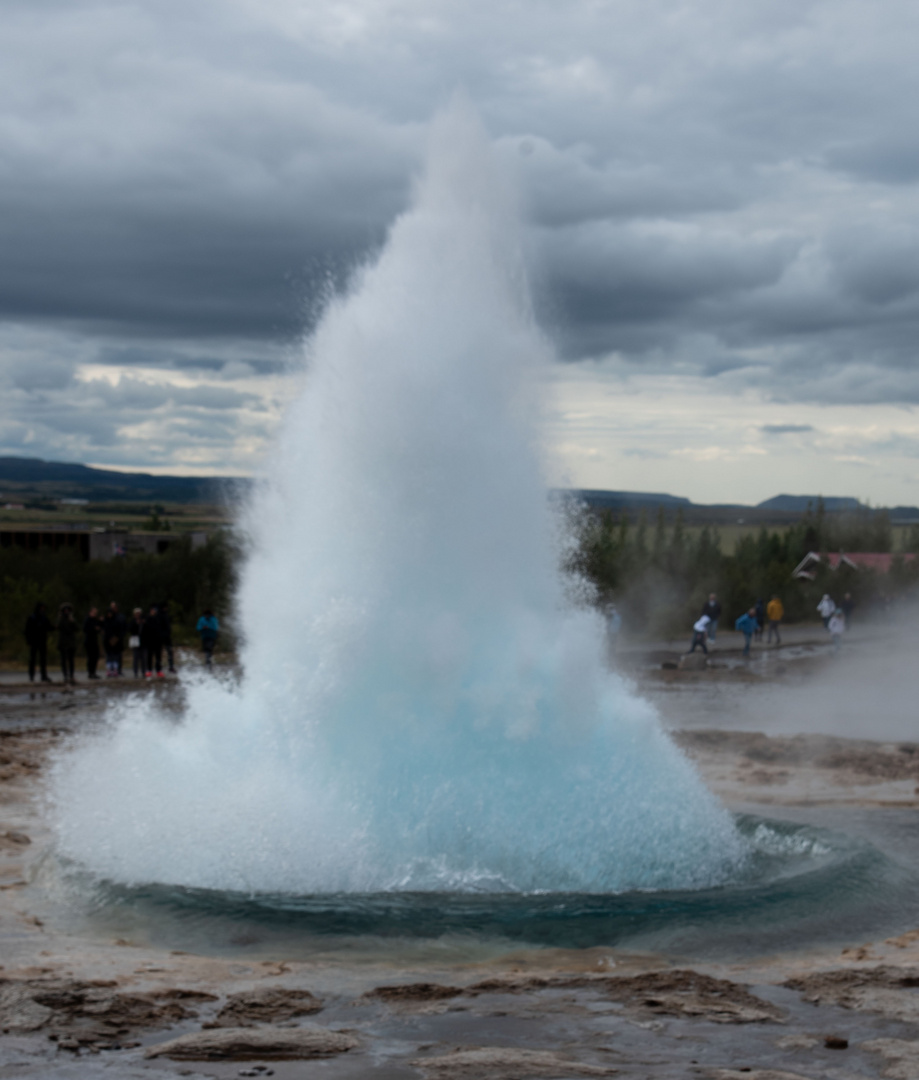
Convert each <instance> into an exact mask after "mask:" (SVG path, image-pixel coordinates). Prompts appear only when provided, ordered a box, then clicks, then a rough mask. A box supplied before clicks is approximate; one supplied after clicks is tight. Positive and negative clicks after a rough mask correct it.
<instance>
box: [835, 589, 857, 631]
mask: <svg viewBox="0 0 919 1080" xmlns="http://www.w3.org/2000/svg"><path fill="white" fill-rule="evenodd" d="M839 606H840V607H841V608H842V613H843V616H844V617H845V620H846V629H847V630H848V629H849V625H850V624H851V622H852V612H853V611H854V610H855V601H854V600H853V599H852V593H850V592H847V593H846V595H845V596H844V597H843V598H842V603H841V604H840V605H839Z"/></svg>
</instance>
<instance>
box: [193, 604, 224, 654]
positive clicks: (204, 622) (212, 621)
mask: <svg viewBox="0 0 919 1080" xmlns="http://www.w3.org/2000/svg"><path fill="white" fill-rule="evenodd" d="M195 629H196V630H197V631H198V633H199V634H200V635H201V648H202V649H203V650H204V662H205V664H206V665H207V666H208V667H210V666H211V661H212V660H213V659H214V646H215V645H216V644H217V634H218V632H219V630H220V623H219V622H218V621H217V616H216V615H215V614H214V613H213V611H211V609H210V608H205V609H204V614H203V615H202V616H201V618H200V619H199V620H198V625H197V626H196V627H195Z"/></svg>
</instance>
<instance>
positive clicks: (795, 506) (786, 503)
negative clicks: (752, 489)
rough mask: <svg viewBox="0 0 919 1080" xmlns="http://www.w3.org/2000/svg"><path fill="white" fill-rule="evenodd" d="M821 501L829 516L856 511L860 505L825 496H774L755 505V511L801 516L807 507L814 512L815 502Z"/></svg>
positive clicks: (855, 500)
mask: <svg viewBox="0 0 919 1080" xmlns="http://www.w3.org/2000/svg"><path fill="white" fill-rule="evenodd" d="M821 498H822V499H823V508H824V509H825V510H827V511H829V513H831V514H837V513H839V512H840V511H841V510H857V509H858V508H859V507H860V506H861V503H860V502H859V501H858V499H849V498H839V497H836V496H832V495H830V496H826V495H775V496H773V498H771V499H767V500H766V501H765V502H761V503H757V504H756V509H757V510H780V511H782V512H786V513H792V514H803V513H804V512H805V511H806V510H807V507H808V505H810V506H811V507H813V509H815V510H816V508H817V500H818V499H821Z"/></svg>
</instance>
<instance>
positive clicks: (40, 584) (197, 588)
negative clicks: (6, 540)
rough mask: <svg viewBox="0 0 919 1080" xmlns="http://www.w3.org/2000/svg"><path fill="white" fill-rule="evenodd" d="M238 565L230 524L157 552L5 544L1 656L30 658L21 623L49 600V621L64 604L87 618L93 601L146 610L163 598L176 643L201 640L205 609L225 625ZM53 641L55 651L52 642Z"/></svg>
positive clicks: (0, 580) (228, 638)
mask: <svg viewBox="0 0 919 1080" xmlns="http://www.w3.org/2000/svg"><path fill="white" fill-rule="evenodd" d="M238 564H239V546H238V542H237V541H236V539H235V538H234V536H233V534H232V533H231V532H229V531H227V530H221V531H220V532H218V533H216V534H214V535H213V536H212V537H211V538H210V539H209V540H208V542H207V543H206V544H205V545H204V546H203V547H199V548H198V549H196V550H192V547H191V541H190V539H189V538H186V537H183V538H181V539H177V540H175V541H174V542H173V543H171V544H170V546H169V548H168V549H167V550H166V551H165V552H163V553H162V554H160V555H143V554H130V555H125V556H121V557H118V558H115V559H111V560H109V561H106V562H102V561H89V562H85V561H84V560H83V559H82V558H81V557H80V555H79V553H78V552H76V551H73V550H68V549H62V550H60V551H27V550H25V549H23V548H20V547H8V548H0V659H2V660H4V661H14V662H23V661H25V660H26V659H27V657H28V649H27V646H26V642H25V637H24V627H25V622H26V619H27V618H28V616H29V614H30V613H31V612H32V611H33V610H34V608H35V605H36V604H37V603H38V602H42V603H44V604H46V605H47V608H48V613H49V615H50V617H51V620H52V622H56V620H57V613H58V609H59V608H60V605H61V604H63V603H69V604H72V605H73V608H74V611H75V612H76V615H77V618H78V621H79V622H80V623H81V624H82V621H83V617H84V616H85V615H86V613H87V612H88V611H89V609H90V608H91V607H97V608H98V609H99V610H100V612H101V611H104V610H105V609H106V608H107V607H108V605H109V603H110V602H111V601H112V600H115V601H117V603H118V606H119V608H120V610H121V611H122V612H124V613H126V614H130V612H131V611H132V610H133V609H134V608H135V607H139V608H141V609H143V610H144V611H149V610H150V607H151V606H152V605H154V604H158V603H160V602H161V601H163V600H166V601H168V602H169V610H170V613H171V615H172V627H173V640H174V641H175V643H176V644H177V645H184V644H189V645H190V644H197V640H198V639H197V635H196V634H195V625H196V623H197V620H198V617H199V616H200V614H201V612H202V611H203V610H204V609H205V608H207V607H209V608H211V609H212V610H213V611H214V612H215V613H216V614H217V617H218V618H219V619H220V622H221V627H223V626H224V621H225V620H226V619H228V617H229V615H230V612H231V608H232V600H233V592H234V588H235V583H236V574H237V569H238ZM227 625H228V632H227V633H226V634H223V633H222V634H221V638H222V641H223V644H225V645H226V646H227V647H232V632H231V622H229V623H228V624H227ZM51 646H52V652H53V651H54V642H53V641H52V643H51ZM80 647H82V646H80Z"/></svg>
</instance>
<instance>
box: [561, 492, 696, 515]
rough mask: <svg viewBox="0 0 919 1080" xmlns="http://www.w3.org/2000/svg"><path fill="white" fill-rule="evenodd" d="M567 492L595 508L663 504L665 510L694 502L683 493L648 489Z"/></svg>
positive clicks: (605, 508) (656, 505)
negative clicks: (660, 493)
mask: <svg viewBox="0 0 919 1080" xmlns="http://www.w3.org/2000/svg"><path fill="white" fill-rule="evenodd" d="M566 494H568V495H571V496H573V497H574V498H576V499H579V500H580V501H581V502H584V503H587V505H588V506H590V507H592V508H593V509H595V510H624V509H629V508H631V507H635V508H637V509H641V507H643V506H644V507H652V506H653V507H658V506H663V507H664V509H665V510H676V508H677V507H679V506H683V507H687V508H688V507H690V506H692V505H693V504H692V503H691V502H690V501H689V499H684V498H683V497H682V496H681V495H657V494H654V493H652V492H648V491H598V490H595V489H591V488H586V489H577V490H572V491H569V492H566Z"/></svg>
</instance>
